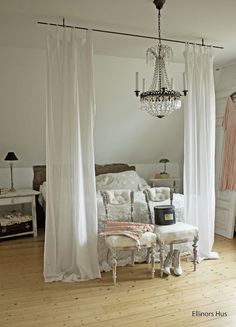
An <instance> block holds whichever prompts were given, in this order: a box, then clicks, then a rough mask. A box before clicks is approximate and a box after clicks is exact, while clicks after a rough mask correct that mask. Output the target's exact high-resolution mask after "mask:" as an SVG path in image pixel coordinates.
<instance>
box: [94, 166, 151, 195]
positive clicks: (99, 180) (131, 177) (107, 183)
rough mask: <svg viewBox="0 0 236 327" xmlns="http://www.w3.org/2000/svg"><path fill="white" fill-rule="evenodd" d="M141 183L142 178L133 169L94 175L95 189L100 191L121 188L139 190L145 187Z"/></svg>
mask: <svg viewBox="0 0 236 327" xmlns="http://www.w3.org/2000/svg"><path fill="white" fill-rule="evenodd" d="M143 184H144V182H143V180H142V179H141V178H140V177H139V175H138V174H137V173H136V171H133V170H129V171H123V172H121V173H108V174H102V175H99V176H96V189H97V190H100V191H103V190H121V189H122V190H124V189H125V190H134V191H140V190H142V189H144V188H146V187H144V186H143ZM145 185H146V184H145Z"/></svg>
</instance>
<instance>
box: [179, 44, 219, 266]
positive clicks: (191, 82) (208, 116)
mask: <svg viewBox="0 0 236 327" xmlns="http://www.w3.org/2000/svg"><path fill="white" fill-rule="evenodd" d="M184 56H185V70H186V78H187V88H188V96H187V97H186V102H185V117H184V125H185V127H184V132H185V134H184V194H185V217H186V222H188V223H190V224H193V225H196V226H198V228H199V248H198V250H199V260H201V259H206V258H208V259H210V258H217V257H218V255H217V253H215V252H212V246H213V243H214V223H215V89H214V77H213V53H212V49H211V48H208V47H201V46H196V45H194V46H190V45H186V49H185V53H184Z"/></svg>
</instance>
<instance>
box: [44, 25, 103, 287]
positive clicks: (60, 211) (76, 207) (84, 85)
mask: <svg viewBox="0 0 236 327" xmlns="http://www.w3.org/2000/svg"><path fill="white" fill-rule="evenodd" d="M79 33H80V32H78V31H77V30H70V29H58V30H56V31H55V30H53V31H49V35H48V40H47V77H48V80H47V88H48V89H47V138H46V145H47V152H46V155H47V159H46V162H47V203H46V206H47V208H46V235H45V250H44V277H45V281H47V282H50V281H58V280H62V281H83V280H88V279H93V278H100V271H99V265H98V256H97V212H96V191H95V171H94V148H93V125H94V115H95V103H94V86H93V69H92V59H93V57H92V56H93V54H92V43H91V32H87V33H86V35H84V37H81V36H80V34H79Z"/></svg>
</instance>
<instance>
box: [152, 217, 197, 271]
mask: <svg viewBox="0 0 236 327" xmlns="http://www.w3.org/2000/svg"><path fill="white" fill-rule="evenodd" d="M155 233H156V236H157V243H158V244H159V246H160V269H161V273H160V276H161V277H162V276H163V271H164V256H165V247H166V245H170V252H171V253H172V252H173V246H174V244H180V243H186V242H193V265H194V271H196V263H197V243H198V228H197V227H196V226H193V225H190V224H185V223H181V222H177V223H175V224H173V225H165V226H164V225H163V226H160V225H159V226H158V225H156V228H155Z"/></svg>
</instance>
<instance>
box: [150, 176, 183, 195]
mask: <svg viewBox="0 0 236 327" xmlns="http://www.w3.org/2000/svg"><path fill="white" fill-rule="evenodd" d="M180 181H181V179H180V178H176V177H169V178H152V179H150V183H151V186H152V187H154V186H156V187H161V186H163V187H164V186H165V187H171V188H173V190H174V193H179V191H180Z"/></svg>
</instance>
